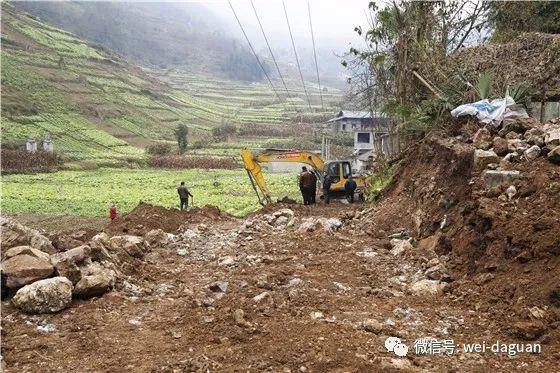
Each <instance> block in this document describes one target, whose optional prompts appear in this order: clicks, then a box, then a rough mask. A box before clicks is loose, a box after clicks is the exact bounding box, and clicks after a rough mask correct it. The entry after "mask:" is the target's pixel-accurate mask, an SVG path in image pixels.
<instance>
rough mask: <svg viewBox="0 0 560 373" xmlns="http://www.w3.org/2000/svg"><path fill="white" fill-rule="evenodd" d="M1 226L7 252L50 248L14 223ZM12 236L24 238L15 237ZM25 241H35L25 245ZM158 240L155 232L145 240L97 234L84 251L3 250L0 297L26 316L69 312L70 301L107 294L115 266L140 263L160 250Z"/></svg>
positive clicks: (34, 232)
mask: <svg viewBox="0 0 560 373" xmlns="http://www.w3.org/2000/svg"><path fill="white" fill-rule="evenodd" d="M2 226H3V227H7V231H8V234H7V235H6V236H4V235H3V243H5V244H6V245H8V247H9V245H10V244H13V243H21V242H30V243H31V241H33V242H34V243H37V242H40V246H42V247H44V248H47V249H50V248H52V244H51V242H50V241H49V240H48V239H47V238H46V237H45V236H42V235H40V234H39V233H38V232H36V231H33V230H30V229H29V228H27V227H24V226H22V225H21V224H19V223H17V222H14V221H11V220H4V221H3V222H2ZM3 233H4V232H3ZM16 233H19V234H22V235H24V236H23V237H22V236H16ZM38 235H40V237H39V238H37V236H38ZM28 236H31V237H35V238H34V239H32V240H28ZM148 239H149V240H148ZM164 239H167V235H165V234H164V235H162V234H161V232H151V234H149V235H147V239H146V240H144V239H143V238H142V237H137V236H128V235H126V236H114V237H111V238H109V236H108V235H107V234H106V233H100V234H98V235H96V236H94V237H93V238H92V239H91V240H90V241H89V242H88V244H87V245H80V246H78V247H74V248H72V249H70V250H67V251H63V252H54V253H51V254H49V253H48V252H45V251H42V250H39V249H37V248H35V247H32V246H30V245H20V246H15V247H11V248H8V249H7V250H6V247H4V250H5V251H4V253H3V254H4V255H3V260H2V290H3V295H6V296H8V295H11V294H13V293H14V292H15V295H14V297H13V298H12V302H13V304H14V305H15V306H16V307H18V308H20V309H21V310H22V311H24V312H27V313H50V312H58V311H60V310H62V309H64V308H67V307H68V306H70V304H71V302H72V298H90V297H94V296H100V295H102V294H104V293H106V292H108V291H110V290H111V289H113V287H114V286H115V281H116V279H117V276H118V273H119V272H118V270H117V269H116V266H115V263H119V262H121V261H123V260H127V259H131V258H143V257H144V255H145V253H146V252H147V251H149V249H150V247H151V246H154V245H159V244H161V243H162V242H163V240H164ZM148 241H149V243H148Z"/></svg>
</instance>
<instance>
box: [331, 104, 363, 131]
mask: <svg viewBox="0 0 560 373" xmlns="http://www.w3.org/2000/svg"><path fill="white" fill-rule="evenodd" d="M371 124H372V120H371V113H370V112H369V111H348V110H341V111H339V112H338V114H336V116H335V117H334V118H332V119H329V120H328V121H327V124H326V129H327V130H328V131H329V132H330V133H332V134H335V133H338V132H354V131H358V130H367V129H371Z"/></svg>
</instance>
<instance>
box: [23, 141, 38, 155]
mask: <svg viewBox="0 0 560 373" xmlns="http://www.w3.org/2000/svg"><path fill="white" fill-rule="evenodd" d="M25 150H27V151H28V152H30V153H35V152H36V151H37V141H35V139H34V138H28V139H27V142H26V143H25Z"/></svg>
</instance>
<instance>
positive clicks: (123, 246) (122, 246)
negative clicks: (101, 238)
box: [109, 235, 146, 258]
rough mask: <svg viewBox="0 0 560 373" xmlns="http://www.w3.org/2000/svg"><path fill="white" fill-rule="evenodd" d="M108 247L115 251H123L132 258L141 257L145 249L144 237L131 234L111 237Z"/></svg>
mask: <svg viewBox="0 0 560 373" xmlns="http://www.w3.org/2000/svg"><path fill="white" fill-rule="evenodd" d="M109 248H110V249H111V250H112V251H115V252H117V253H119V252H123V251H124V252H125V253H127V254H128V255H130V256H132V257H134V258H143V257H144V253H145V251H146V246H145V244H144V239H143V238H142V237H138V236H131V235H125V236H114V237H111V239H110V240H109Z"/></svg>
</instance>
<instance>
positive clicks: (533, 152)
mask: <svg viewBox="0 0 560 373" xmlns="http://www.w3.org/2000/svg"><path fill="white" fill-rule="evenodd" d="M524 154H525V158H527V159H528V160H530V161H531V160H533V159H535V158H537V157H538V156H539V155H541V148H539V146H538V145H533V146H531V147H530V148H529V149H527V150H525V153H524Z"/></svg>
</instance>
